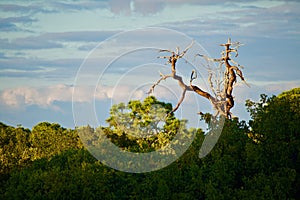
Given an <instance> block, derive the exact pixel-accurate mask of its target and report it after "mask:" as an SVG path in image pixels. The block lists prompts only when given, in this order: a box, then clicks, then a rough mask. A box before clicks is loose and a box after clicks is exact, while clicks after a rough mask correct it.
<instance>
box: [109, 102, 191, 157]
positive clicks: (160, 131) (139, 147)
mask: <svg viewBox="0 0 300 200" xmlns="http://www.w3.org/2000/svg"><path fill="white" fill-rule="evenodd" d="M171 111H172V105H171V104H170V103H164V102H160V101H158V100H157V99H156V98H155V97H153V96H150V97H147V98H146V99H145V100H144V101H143V102H140V101H138V100H134V101H130V102H129V103H128V105H125V104H124V103H120V104H117V105H113V106H112V108H111V110H110V117H109V118H108V119H107V120H106V121H107V122H108V123H109V127H107V128H103V131H104V132H105V134H106V135H107V137H108V138H110V139H111V141H112V142H113V143H114V144H116V145H118V146H119V147H121V148H124V149H127V150H129V151H133V152H149V151H154V150H156V149H160V148H162V147H163V146H165V145H166V144H168V143H170V141H171V140H172V139H173V138H174V136H175V135H176V134H177V131H178V130H181V131H185V132H186V135H190V134H189V133H188V131H187V130H185V129H184V127H185V123H186V122H185V121H184V120H179V119H176V118H175V117H174V114H173V113H172V114H170V112H171Z"/></svg>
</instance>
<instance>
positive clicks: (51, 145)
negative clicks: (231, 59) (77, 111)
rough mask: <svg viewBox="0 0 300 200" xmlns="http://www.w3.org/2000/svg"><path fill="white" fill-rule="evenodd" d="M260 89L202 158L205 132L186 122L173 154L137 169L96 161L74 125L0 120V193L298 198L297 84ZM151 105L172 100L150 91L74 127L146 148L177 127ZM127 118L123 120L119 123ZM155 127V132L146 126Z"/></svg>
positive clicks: (25, 195) (46, 196)
mask: <svg viewBox="0 0 300 200" xmlns="http://www.w3.org/2000/svg"><path fill="white" fill-rule="evenodd" d="M261 97H262V98H261V100H260V101H259V102H251V101H247V102H246V104H247V107H248V110H249V112H250V115H251V120H250V121H249V124H246V123H245V122H243V121H241V122H240V121H238V120H237V119H231V120H229V119H227V120H226V121H225V124H224V127H223V131H222V134H221V137H220V138H219V140H218V143H217V144H216V146H215V147H214V149H213V150H212V151H211V152H210V153H209V154H208V155H207V156H206V157H205V158H202V159H199V158H198V155H199V149H200V147H201V144H202V142H203V140H204V138H205V135H204V134H203V132H202V131H201V129H191V130H189V131H187V133H190V132H194V133H196V137H195V139H194V141H193V143H192V145H191V146H190V147H189V149H188V150H187V151H186V152H185V153H184V154H183V155H182V156H181V157H180V158H179V159H178V160H177V161H175V162H174V163H172V164H171V165H169V166H168V167H165V168H163V169H161V170H159V171H154V172H150V173H143V174H130V173H124V172H120V171H116V170H114V169H111V168H108V167H106V166H105V165H103V164H101V163H100V162H99V161H97V160H96V159H95V158H93V157H92V156H91V155H90V154H89V152H88V151H87V150H85V149H83V148H82V144H81V143H80V141H79V140H78V135H77V133H78V129H75V130H69V129H65V128H63V127H61V126H60V125H58V124H50V123H47V122H43V123H40V124H38V125H36V126H35V127H34V128H33V129H32V131H30V130H29V129H25V128H22V127H21V126H18V127H16V128H15V127H11V126H7V125H5V124H2V123H0V131H1V132H0V158H1V159H0V162H1V165H0V168H1V173H0V175H1V177H0V178H1V179H0V186H1V188H0V199H297V197H299V196H300V191H299V188H300V175H299V174H300V173H299V170H300V169H299V167H300V154H299V150H300V139H299V138H300V137H299V134H300V130H299V129H300V127H299V116H300V107H299V102H300V101H299V100H300V88H296V89H293V90H291V91H287V92H284V93H282V94H280V95H278V96H277V97H275V96H273V97H267V96H266V95H262V96H261ZM156 104H159V105H160V106H158V107H155V106H153V105H156ZM157 110H160V111H158V112H161V113H162V114H163V116H166V114H167V113H168V112H169V111H170V110H171V105H170V104H165V103H162V102H159V101H157V100H156V99H155V98H153V97H149V98H147V99H146V100H145V101H144V102H139V101H132V102H130V103H129V104H128V105H125V104H119V105H115V106H114V107H112V109H111V116H110V118H109V119H108V122H109V125H110V126H109V127H99V128H97V129H96V130H94V129H93V128H91V127H89V126H88V127H81V128H80V129H82V128H84V129H85V130H86V131H87V132H89V133H90V132H97V131H98V130H100V129H101V130H103V131H105V132H106V135H107V136H109V137H110V139H111V140H112V141H114V142H115V143H117V144H118V145H119V146H120V147H123V148H126V149H129V150H132V151H140V152H145V151H150V150H153V149H157V148H160V147H162V146H163V145H164V144H165V143H166V142H168V141H171V140H172V139H173V138H174V135H175V133H176V131H175V132H172V131H174V130H176V128H177V127H178V124H180V123H183V124H184V122H181V121H179V120H178V119H176V118H175V117H174V116H172V115H170V116H168V117H169V118H163V119H164V120H165V119H167V120H165V121H167V122H165V123H162V121H163V120H162V119H160V118H155V116H154V114H153V112H154V111H157ZM128 119H130V120H131V121H130V122H131V125H130V126H129V125H128V124H125V123H123V124H122V122H125V121H126V120H128ZM208 122H209V121H208ZM120 124H121V125H122V126H123V128H122V126H119V125H120ZM124 127H127V128H128V129H127V128H124ZM147 127H151V128H147ZM154 129H157V132H151V131H154ZM141 130H142V132H143V131H145V132H147V131H150V132H148V133H149V134H150V137H145V138H143V139H140V138H138V137H136V136H139V135H134V134H142V133H139V132H137V133H136V132H134V131H141ZM143 133H144V132H143ZM153 133H158V134H156V136H155V134H153ZM159 134H161V136H157V135H159ZM87 135H88V136H89V137H87V138H85V139H86V141H88V142H93V141H96V139H97V138H95V135H90V134H87ZM159 137H161V140H159ZM139 140H141V141H139ZM138 141H139V142H138ZM161 141H163V142H161ZM141 142H145V143H144V144H146V145H145V146H143V145H142V146H141V145H140V144H141ZM151 142H152V143H153V144H155V145H156V146H154V147H153V146H151V145H149V143H150V144H151ZM150 147H151V148H150Z"/></svg>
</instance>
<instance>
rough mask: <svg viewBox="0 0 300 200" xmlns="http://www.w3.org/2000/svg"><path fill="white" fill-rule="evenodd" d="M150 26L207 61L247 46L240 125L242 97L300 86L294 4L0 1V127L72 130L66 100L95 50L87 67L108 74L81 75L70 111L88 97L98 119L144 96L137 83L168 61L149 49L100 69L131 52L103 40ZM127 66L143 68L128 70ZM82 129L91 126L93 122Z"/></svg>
mask: <svg viewBox="0 0 300 200" xmlns="http://www.w3.org/2000/svg"><path fill="white" fill-rule="evenodd" d="M147 27H159V28H165V29H172V30H175V31H179V32H181V33H183V34H185V35H186V36H187V37H190V38H192V39H194V40H195V41H197V42H198V43H199V44H201V45H202V47H203V48H204V49H205V50H206V51H207V52H208V53H209V55H210V56H212V57H219V56H220V51H221V50H222V48H221V47H220V46H219V44H221V43H223V42H226V41H227V38H228V37H231V38H232V40H233V41H240V42H241V43H243V44H245V45H244V46H242V47H241V48H240V49H239V50H240V51H239V53H240V54H239V57H238V58H237V59H236V61H238V62H239V63H240V64H241V65H243V66H245V69H244V70H243V72H244V75H245V77H246V80H247V82H248V83H249V84H250V85H251V87H250V88H247V87H245V86H243V85H238V86H237V87H236V90H235V96H236V101H237V105H236V108H235V109H233V110H232V111H233V112H234V114H235V115H237V116H239V117H240V118H242V119H247V118H248V115H247V113H246V111H245V107H244V102H245V100H246V99H253V100H258V99H259V95H260V94H261V93H265V94H268V95H272V94H275V95H276V94H279V93H280V92H282V91H284V90H288V89H291V88H294V87H299V86H300V79H299V77H300V70H299V69H300V68H299V62H298V56H299V50H298V48H299V47H300V37H299V36H300V3H298V1H287V0H286V1H251V0H250V1H231V2H224V1H221V0H213V1H211V0H203V1H202V0H200V1H199V0H151V1H150V0H102V1H1V2H0V46H1V48H0V109H1V112H0V121H2V122H4V123H7V124H10V125H17V124H22V125H23V126H25V127H32V126H33V125H35V124H37V123H38V122H40V121H50V122H58V123H60V124H62V125H63V126H66V127H70V128H73V127H74V126H75V124H74V120H73V113H72V92H73V90H74V85H75V86H76V77H78V70H79V69H80V66H82V63H83V62H84V60H86V58H87V57H89V56H91V55H92V54H91V52H92V50H93V49H94V48H95V47H97V45H98V47H99V48H100V50H101V48H102V51H99V52H100V53H101V55H102V58H103V59H104V60H101V59H98V58H101V55H99V57H98V58H97V59H98V60H97V59H95V60H94V62H93V64H92V59H91V58H90V61H89V63H90V64H91V65H94V68H93V70H96V71H97V72H98V73H99V72H102V73H104V72H105V73H106V74H105V75H104V76H102V77H101V76H100V74H97V73H96V74H95V72H96V71H93V70H92V71H90V74H89V73H87V74H85V80H86V82H85V84H84V85H80V86H82V87H78V88H77V89H78V90H77V91H78V92H80V95H79V96H80V97H81V98H77V99H75V101H76V103H79V104H82V105H84V104H89V103H90V101H91V99H90V98H89V96H90V94H93V95H94V97H95V99H96V105H95V110H97V112H96V115H98V117H99V118H101V120H102V121H103V120H104V118H105V117H106V116H107V113H108V110H109V107H110V105H111V104H112V103H114V102H120V101H123V100H128V99H130V97H133V98H143V97H144V93H143V91H144V89H145V88H147V87H149V85H147V84H144V85H143V83H141V82H143V81H145V76H144V75H145V74H147V75H148V78H149V77H150V78H149V79H147V81H148V82H151V81H152V82H155V81H156V80H157V79H158V78H159V72H158V71H164V70H166V68H165V67H166V66H164V62H165V61H157V59H156V56H157V55H156V54H155V53H154V54H153V51H149V52H148V51H142V52H140V53H136V54H132V55H131V56H128V57H126V56H124V55H123V56H122V59H119V60H118V61H116V62H115V63H113V65H112V66H113V67H112V68H111V69H110V70H111V71H109V70H108V71H104V69H105V65H103V63H104V62H105V59H107V58H108V57H109V55H112V54H113V53H115V52H117V51H118V50H120V49H118V48H117V47H118V45H119V47H120V45H121V46H122V48H123V47H126V45H132V44H131V43H130V44H129V43H128V42H127V43H126V42H125V43H118V44H117V46H116V48H112V46H109V47H108V46H105V45H107V44H109V43H107V44H106V43H105V42H104V41H107V40H109V41H110V42H113V38H114V37H115V34H122V32H124V31H133V30H136V29H142V28H147ZM143 37H144V39H145V38H147V44H148V45H150V46H151V44H152V43H155V44H157V43H160V42H161V44H162V46H163V44H164V43H163V42H164V41H166V40H168V41H172V42H173V43H174V44H175V43H176V45H178V46H180V47H181V48H185V46H181V43H180V41H178V40H177V41H176V39H175V38H172V37H171V36H170V37H167V36H165V35H161V37H154V36H153V37H151V36H149V35H148V36H146V35H143ZM136 40H137V41H138V40H139V37H137V38H136ZM160 40H161V41H160ZM140 42H141V41H140ZM182 44H183V43H182ZM110 45H111V44H110ZM103 49H104V50H103ZM103 52H104V55H105V56H103ZM120 54H122V52H120ZM97 55H98V54H95V57H97ZM153 62H155V63H156V65H155V67H154V68H153V70H151V71H150V70H149V68H151V66H150V65H149V66H147V64H148V63H153ZM143 63H144V65H143ZM131 66H142V67H139V68H134V69H136V71H134V70H133V68H130V67H131ZM160 67H161V69H160ZM154 69H155V70H154ZM124 74H125V75H124ZM89 75H90V76H91V77H92V76H95V75H96V76H98V78H99V80H98V82H97V84H100V85H101V86H99V87H96V90H95V85H93V84H94V83H92V82H89V80H91V77H89ZM82 76H83V75H82V74H81V77H82ZM187 77H188V76H187ZM204 78H205V77H204ZM199 84H200V85H201V83H199ZM116 85H117V87H116ZM95 91H96V93H95ZM116 91H117V92H116ZM174 91H176V89H174ZM178 92H179V93H178V95H180V91H178ZM128 94H130V95H131V96H130V97H128ZM160 94H161V96H160V97H161V99H166V100H170V101H172V99H171V98H170V99H168V98H167V97H168V96H169V95H165V96H164V95H163V92H161V93H160ZM126 95H127V96H126ZM175 96H176V95H175ZM198 100H199V101H198ZM73 101H74V99H73ZM186 101H187V102H186V105H185V106H186V110H187V111H190V110H193V108H194V107H193V106H192V103H194V101H192V100H190V101H189V100H188V99H187V100H186ZM196 101H197V102H200V103H199V104H201V105H198V107H199V109H200V110H201V109H204V110H205V108H204V107H206V106H209V104H207V105H206V104H205V103H203V105H202V100H201V99H197V100H196ZM198 107H197V108H198ZM183 108H185V107H184V106H183ZM182 110H184V109H182ZM182 110H181V111H180V112H184V111H182ZM194 110H195V109H194ZM98 112H99V113H98ZM105 113H106V114H105ZM93 114H95V113H90V112H88V111H87V112H85V113H84V114H82V116H84V117H85V118H87V119H88V118H89V116H90V115H93ZM86 122H87V123H91V124H92V125H94V126H96V125H97V122H95V121H93V120H92V121H89V120H87V121H86Z"/></svg>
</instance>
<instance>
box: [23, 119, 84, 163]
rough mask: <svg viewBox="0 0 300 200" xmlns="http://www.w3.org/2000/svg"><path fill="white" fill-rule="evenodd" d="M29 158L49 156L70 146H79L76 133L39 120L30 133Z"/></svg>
mask: <svg viewBox="0 0 300 200" xmlns="http://www.w3.org/2000/svg"><path fill="white" fill-rule="evenodd" d="M29 140H30V143H31V152H32V156H31V160H36V159H39V158H51V157H52V156H53V155H55V154H58V153H60V152H62V151H64V150H67V149H70V148H81V147H82V144H81V142H80V140H79V137H78V135H77V133H76V132H75V131H74V130H71V129H65V128H63V127H61V126H60V125H59V124H56V123H52V124H51V123H48V122H41V123H39V124H37V125H36V126H34V127H33V129H32V131H31V134H30V138H29Z"/></svg>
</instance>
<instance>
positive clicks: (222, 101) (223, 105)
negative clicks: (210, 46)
mask: <svg viewBox="0 0 300 200" xmlns="http://www.w3.org/2000/svg"><path fill="white" fill-rule="evenodd" d="M192 45H193V43H192V44H190V45H189V46H188V47H187V48H186V49H185V50H184V51H183V52H181V53H180V52H179V48H178V47H177V48H176V51H175V52H174V51H171V50H160V52H169V53H171V55H170V56H159V57H158V58H164V59H168V64H170V65H171V70H172V73H171V74H168V75H164V74H162V73H161V74H160V76H161V78H160V79H159V80H158V81H157V82H156V83H155V84H153V85H152V87H151V89H150V91H149V92H148V94H150V93H152V92H153V91H154V88H155V87H156V86H157V85H159V83H160V82H161V81H162V80H165V79H167V78H173V79H175V80H177V81H178V85H179V86H180V87H181V88H182V94H181V98H180V100H179V101H178V103H177V105H176V106H175V108H174V109H173V110H172V111H171V112H175V111H176V110H177V109H178V108H179V106H180V105H181V103H182V102H183V100H184V98H185V94H186V92H187V91H193V92H195V93H197V94H198V95H200V96H202V97H204V98H206V99H208V100H209V101H210V102H211V104H212V106H213V107H214V109H215V110H216V111H217V113H216V114H215V115H219V114H221V115H223V116H225V117H227V118H231V117H232V113H231V112H230V110H231V109H232V108H233V106H234V96H233V95H232V93H233V88H234V84H235V83H236V82H237V78H236V75H238V76H239V77H240V78H241V80H242V81H244V82H245V79H244V77H243V74H242V71H241V69H240V68H243V67H242V66H240V65H239V64H238V63H237V62H235V61H234V60H233V59H232V58H231V53H233V52H234V53H235V57H237V56H238V48H239V47H240V46H241V44H240V43H239V42H235V43H232V42H231V40H230V38H229V39H228V41H227V43H226V44H221V45H220V46H224V47H225V50H223V51H222V57H221V58H217V59H214V58H209V57H207V56H205V55H200V54H197V55H196V56H201V57H203V58H204V59H206V60H207V61H213V62H218V63H219V76H217V75H216V72H215V71H214V70H212V69H211V68H209V67H208V68H207V70H208V74H209V75H208V82H209V85H210V88H211V90H212V92H211V93H209V92H207V91H204V90H202V89H201V88H199V87H198V86H196V85H193V84H192V83H193V80H195V79H196V78H197V73H196V71H194V70H193V71H192V73H191V77H190V83H189V85H187V84H185V83H184V82H183V79H182V77H181V76H179V75H177V74H176V63H177V60H178V59H180V58H182V57H183V56H184V55H185V54H186V52H187V51H188V50H189V48H191V47H192ZM230 63H233V64H235V65H232V64H230ZM223 65H225V69H224V70H223ZM213 76H217V77H215V79H214V80H215V81H213ZM245 83H246V82H245ZM199 114H201V112H199Z"/></svg>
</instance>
